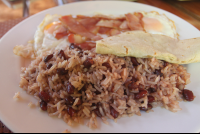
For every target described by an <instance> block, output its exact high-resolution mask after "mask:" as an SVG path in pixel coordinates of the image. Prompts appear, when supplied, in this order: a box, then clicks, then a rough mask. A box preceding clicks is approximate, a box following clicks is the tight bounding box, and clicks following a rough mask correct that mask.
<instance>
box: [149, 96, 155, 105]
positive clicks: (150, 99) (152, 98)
mask: <svg viewBox="0 0 200 134" xmlns="http://www.w3.org/2000/svg"><path fill="white" fill-rule="evenodd" d="M154 101H155V98H154V97H153V96H151V95H150V96H148V103H152V102H154Z"/></svg>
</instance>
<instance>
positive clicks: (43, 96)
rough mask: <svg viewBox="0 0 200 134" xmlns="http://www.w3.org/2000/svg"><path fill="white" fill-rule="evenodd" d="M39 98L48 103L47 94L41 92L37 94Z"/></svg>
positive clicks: (48, 97)
mask: <svg viewBox="0 0 200 134" xmlns="http://www.w3.org/2000/svg"><path fill="white" fill-rule="evenodd" d="M39 97H40V99H41V100H42V101H45V102H46V103H48V102H49V101H50V96H49V94H48V93H46V92H44V91H41V92H39Z"/></svg>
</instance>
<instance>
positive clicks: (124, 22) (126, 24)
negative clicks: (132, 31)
mask: <svg viewBox="0 0 200 134" xmlns="http://www.w3.org/2000/svg"><path fill="white" fill-rule="evenodd" d="M119 28H120V29H122V30H125V29H129V27H128V23H127V21H126V20H124V21H123V22H122V24H121V25H120V26H119Z"/></svg>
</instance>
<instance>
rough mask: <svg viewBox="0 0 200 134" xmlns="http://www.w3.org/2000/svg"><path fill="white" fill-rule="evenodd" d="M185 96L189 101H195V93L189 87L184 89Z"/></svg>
mask: <svg viewBox="0 0 200 134" xmlns="http://www.w3.org/2000/svg"><path fill="white" fill-rule="evenodd" d="M183 97H184V98H185V100H187V101H193V100H194V94H193V92H192V91H190V90H188V89H184V90H183Z"/></svg>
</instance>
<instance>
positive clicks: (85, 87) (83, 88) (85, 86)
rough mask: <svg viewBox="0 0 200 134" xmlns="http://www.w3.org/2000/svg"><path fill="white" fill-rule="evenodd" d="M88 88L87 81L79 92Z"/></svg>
mask: <svg viewBox="0 0 200 134" xmlns="http://www.w3.org/2000/svg"><path fill="white" fill-rule="evenodd" d="M87 88H88V84H87V83H86V84H85V85H84V86H83V87H82V88H81V89H80V90H79V92H80V93H82V91H84V92H85V91H86V90H87Z"/></svg>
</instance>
